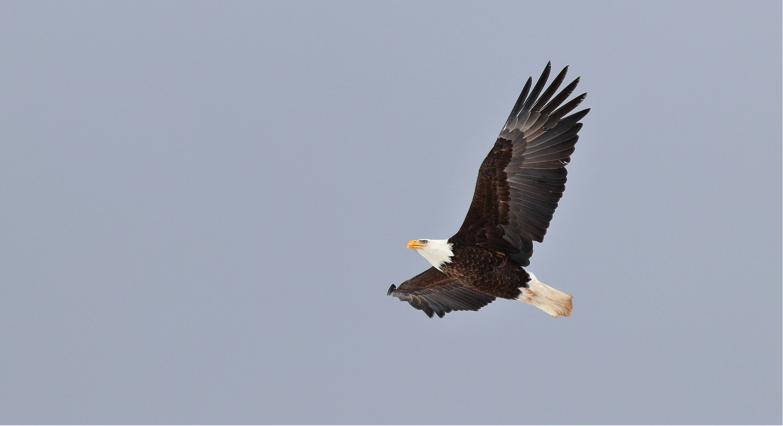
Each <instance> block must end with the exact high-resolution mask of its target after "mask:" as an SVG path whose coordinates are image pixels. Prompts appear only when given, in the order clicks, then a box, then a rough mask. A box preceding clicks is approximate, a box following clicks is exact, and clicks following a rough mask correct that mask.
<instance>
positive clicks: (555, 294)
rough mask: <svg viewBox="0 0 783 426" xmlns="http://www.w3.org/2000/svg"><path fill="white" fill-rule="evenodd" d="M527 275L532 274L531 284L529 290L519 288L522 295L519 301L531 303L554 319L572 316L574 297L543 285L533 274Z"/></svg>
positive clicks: (528, 285) (528, 286) (528, 284)
mask: <svg viewBox="0 0 783 426" xmlns="http://www.w3.org/2000/svg"><path fill="white" fill-rule="evenodd" d="M527 273H528V274H530V282H529V283H527V288H525V287H520V288H519V289H520V290H521V291H522V293H521V294H520V295H519V299H518V300H521V301H522V302H525V303H529V304H531V305H533V306H535V307H536V308H538V309H541V310H542V311H544V312H546V313H548V314H549V315H552V316H553V317H558V316H560V315H562V316H564V317H567V316H569V315H571V309H572V308H573V304H572V303H571V299H573V296H571V295H568V294H565V293H563V292H562V291H560V290H557V289H554V288H552V287H550V286H548V285H546V284H544V283H542V282H541V281H539V280H538V279H536V276H535V275H533V273H532V272H530V271H527Z"/></svg>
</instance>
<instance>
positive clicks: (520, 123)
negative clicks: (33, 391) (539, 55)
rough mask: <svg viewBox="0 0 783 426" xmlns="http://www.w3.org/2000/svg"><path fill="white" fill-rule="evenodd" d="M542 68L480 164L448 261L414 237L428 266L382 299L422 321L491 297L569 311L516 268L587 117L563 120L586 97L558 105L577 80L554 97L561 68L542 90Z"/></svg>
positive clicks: (540, 228)
mask: <svg viewBox="0 0 783 426" xmlns="http://www.w3.org/2000/svg"><path fill="white" fill-rule="evenodd" d="M550 68H551V66H550V64H547V66H546V68H545V69H544V72H543V73H542V75H541V77H540V78H539V80H538V82H537V83H536V85H535V87H533V88H532V91H531V83H532V79H528V80H527V83H526V84H525V87H524V88H523V89H522V93H521V94H520V96H519V98H518V100H517V102H516V104H515V105H514V107H513V108H512V110H511V114H510V115H509V118H508V120H507V121H506V123H505V125H504V126H503V129H502V130H501V132H500V135H499V136H498V139H497V140H496V142H495V145H494V146H493V147H492V150H491V151H490V152H489V154H488V155H487V157H486V158H485V159H484V161H483V163H482V164H481V167H480V169H479V173H478V179H477V180H476V189H475V192H474V195H473V200H472V201H471V203H470V209H469V210H468V214H467V216H466V217H465V221H464V222H463V224H462V226H461V227H460V229H459V231H458V232H457V233H456V234H455V235H454V236H452V237H451V238H449V239H448V242H447V243H448V244H450V246H448V247H450V249H451V251H452V253H453V254H452V255H451V256H450V257H449V258H448V260H442V259H441V260H437V259H436V260H433V259H435V258H434V257H433V256H435V257H437V256H441V254H437V255H435V254H430V253H425V252H423V251H422V250H424V251H426V250H429V249H428V248H427V247H426V244H427V240H417V241H421V242H423V243H421V244H418V245H416V246H415V247H412V248H417V249H419V251H420V253H422V255H424V256H425V257H427V259H428V260H430V262H431V263H432V264H433V266H435V268H431V269H429V270H427V271H425V272H424V273H422V274H419V275H417V276H416V277H414V278H412V279H410V280H408V281H405V282H404V283H402V284H401V285H400V287H399V288H397V287H395V286H394V285H392V287H391V288H390V289H389V291H388V294H389V295H392V296H396V297H398V298H400V300H402V301H407V302H409V303H410V304H411V305H412V306H413V307H415V308H417V309H421V310H423V311H424V312H425V313H426V314H427V315H428V316H430V317H431V316H432V315H433V313H436V314H438V316H441V317H442V316H443V315H444V314H445V313H447V312H450V311H451V310H478V309H480V308H481V307H483V306H485V305H486V304H488V303H490V302H491V301H492V300H494V298H495V297H501V298H505V299H520V300H523V301H526V302H528V303H531V304H533V305H535V306H538V307H539V308H541V309H543V310H545V311H547V312H549V313H550V314H552V315H554V316H557V315H568V314H569V313H570V309H571V306H570V296H568V295H565V294H564V293H561V292H559V291H557V290H554V289H552V288H550V287H548V286H546V285H544V284H542V283H540V282H538V281H537V280H535V277H534V276H533V277H532V278H531V275H530V274H528V272H526V271H525V270H524V269H523V268H522V267H523V266H528V265H529V264H530V257H531V256H532V254H533V241H537V242H542V241H543V240H544V235H546V231H547V228H548V227H549V223H550V221H551V220H552V215H553V214H554V212H555V208H557V204H558V201H559V200H560V198H561V197H562V196H563V191H564V190H565V183H566V174H567V172H566V168H565V166H566V165H567V164H568V163H569V162H570V161H571V154H572V153H573V152H574V145H575V144H576V142H577V140H578V139H579V137H578V136H577V133H578V132H579V130H580V129H581V128H582V124H581V123H579V120H581V119H582V118H583V117H584V116H585V115H587V113H588V112H589V109H585V110H582V111H579V112H576V113H574V114H571V115H570V116H567V117H566V114H568V113H570V112H571V111H573V110H574V109H575V108H576V107H577V106H578V105H579V104H580V103H581V102H582V101H583V100H584V98H585V96H586V94H582V95H579V96H577V97H575V98H573V99H571V100H570V101H568V102H566V103H565V104H563V102H565V101H566V99H567V98H568V97H569V96H570V95H571V93H572V92H573V90H574V88H575V87H576V85H577V83H578V82H579V78H577V79H575V80H574V81H573V82H571V83H570V84H568V85H567V86H566V87H565V88H563V90H561V91H560V92H559V93H557V94H555V93H556V92H557V90H558V89H559V87H560V85H561V84H562V82H563V80H564V78H565V75H566V72H567V70H568V67H566V68H564V69H563V70H562V71H561V72H560V73H559V74H558V75H557V76H556V77H555V78H554V80H553V81H552V83H551V84H550V85H549V87H547V88H546V90H544V86H545V84H546V81H547V79H548V78H549V72H550ZM542 90H543V93H542ZM561 104H562V105H561ZM433 241H442V240H433ZM409 247H411V245H410V244H409ZM442 247H445V242H443V246H442ZM442 247H441V248H442ZM446 250H448V248H446ZM431 257H433V258H431ZM444 259H446V258H444ZM438 262H440V263H438ZM436 268H438V269H440V270H438V269H436ZM530 284H535V285H536V286H537V287H536V288H534V289H533V290H536V289H539V290H537V291H538V292H543V293H544V294H550V293H549V291H550V290H552V291H554V292H556V293H559V295H558V294H555V293H552V297H551V299H552V300H555V302H552V300H549V299H547V300H544V299H542V298H541V296H540V295H537V294H536V293H535V292H532V291H529V290H528V287H530ZM540 286H543V287H540ZM465 289H468V290H471V291H472V293H471V292H467V291H466V290H465ZM476 293H477V294H476ZM561 295H562V296H561ZM436 296H437V297H436ZM482 296H485V297H482ZM537 297H538V299H536V298H537ZM531 298H532V301H531ZM566 299H567V300H566ZM479 302H481V303H479ZM549 302H552V303H554V304H555V305H557V306H555V308H553V309H554V312H555V313H552V312H550V310H551V309H550V308H551V307H550V306H549ZM434 304H437V305H438V307H437V309H436V308H434V307H433V305H434ZM542 304H544V305H546V306H545V307H542V306H541V305H542ZM565 305H567V306H565Z"/></svg>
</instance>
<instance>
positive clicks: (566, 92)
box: [541, 77, 579, 114]
mask: <svg viewBox="0 0 783 426" xmlns="http://www.w3.org/2000/svg"><path fill="white" fill-rule="evenodd" d="M577 84H579V77H577V78H576V79H574V81H572V82H571V83H569V84H568V86H566V87H564V88H563V90H561V91H560V93H558V94H557V96H555V98H554V99H552V100H551V101H549V103H548V104H546V106H545V107H544V108H543V109H542V110H541V113H542V114H549V113H551V112H552V110H554V109H555V108H557V107H558V106H559V105H560V104H561V103H563V101H564V100H566V99H567V98H568V97H569V96H571V93H573V92H574V89H576V85H577Z"/></svg>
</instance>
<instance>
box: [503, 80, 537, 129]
mask: <svg viewBox="0 0 783 426" xmlns="http://www.w3.org/2000/svg"><path fill="white" fill-rule="evenodd" d="M531 84H533V79H532V78H531V77H528V78H527V82H525V87H523V88H522V93H520V94H519V98H517V102H516V103H515V104H514V108H512V109H511V114H509V116H508V120H506V125H505V126H503V127H504V128H514V127H516V123H517V114H519V111H521V110H522V105H523V104H524V102H525V98H527V94H528V92H529V91H530V85H531Z"/></svg>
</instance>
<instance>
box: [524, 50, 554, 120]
mask: <svg viewBox="0 0 783 426" xmlns="http://www.w3.org/2000/svg"><path fill="white" fill-rule="evenodd" d="M551 69H552V62H551V61H550V62H547V63H546V67H544V72H542V73H541V77H539V78H538V81H537V82H536V85H535V87H533V91H532V92H530V96H528V97H527V100H526V101H525V105H523V106H522V109H523V110H528V111H529V110H530V106H531V105H533V102H535V101H536V99H537V98H538V95H539V94H540V93H541V90H542V89H543V88H544V84H546V81H547V80H548V79H549V71H550V70H551Z"/></svg>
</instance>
